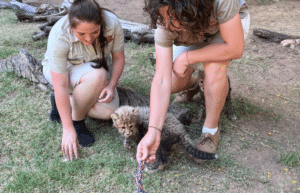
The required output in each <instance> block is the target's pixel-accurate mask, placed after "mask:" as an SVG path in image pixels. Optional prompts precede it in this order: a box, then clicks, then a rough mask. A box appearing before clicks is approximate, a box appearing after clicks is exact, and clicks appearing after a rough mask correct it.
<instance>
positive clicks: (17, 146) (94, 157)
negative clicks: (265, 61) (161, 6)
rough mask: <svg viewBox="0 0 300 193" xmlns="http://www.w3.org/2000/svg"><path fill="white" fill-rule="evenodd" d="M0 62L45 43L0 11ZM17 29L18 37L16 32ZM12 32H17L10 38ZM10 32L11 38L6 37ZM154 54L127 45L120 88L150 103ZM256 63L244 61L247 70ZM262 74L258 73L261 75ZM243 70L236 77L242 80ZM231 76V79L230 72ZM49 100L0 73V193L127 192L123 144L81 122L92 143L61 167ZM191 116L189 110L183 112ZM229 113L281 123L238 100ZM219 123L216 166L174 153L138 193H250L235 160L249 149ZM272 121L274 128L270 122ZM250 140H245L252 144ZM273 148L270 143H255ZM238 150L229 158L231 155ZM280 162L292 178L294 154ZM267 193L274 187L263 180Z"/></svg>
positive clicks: (247, 173)
mask: <svg viewBox="0 0 300 193" xmlns="http://www.w3.org/2000/svg"><path fill="white" fill-rule="evenodd" d="M0 24H1V25H0V33H1V34H3V36H1V37H0V48H1V51H0V57H1V58H5V57H9V56H10V55H12V54H14V53H18V51H19V49H20V48H25V49H27V50H28V51H29V52H30V53H33V55H34V57H36V58H38V59H39V60H40V59H42V58H43V53H44V52H45V50H46V43H47V40H43V41H38V42H34V41H32V39H31V33H32V32H33V31H35V30H36V29H37V24H29V23H26V24H24V23H19V22H17V21H16V20H15V19H14V16H13V13H12V12H11V11H9V10H0ZM17 28H18V29H17ZM16 29H17V30H16ZM12 31H16V32H14V33H13V34H17V35H16V36H12V35H11V33H12ZM153 51H154V47H153V46H148V45H135V44H132V43H126V45H125V55H126V67H125V69H124V73H123V75H122V77H121V81H120V85H121V86H123V87H128V88H131V89H133V90H135V91H137V92H139V93H141V94H145V95H149V94H150V92H149V90H150V85H151V80H152V77H153V75H154V71H155V67H154V66H152V65H151V63H150V61H149V60H148V53H150V52H153ZM253 62H254V63H255V61H253V60H251V59H249V64H250V63H251V64H252V63H253ZM261 69H263V67H262V68H261ZM241 71H242V70H240V72H241ZM237 72H238V71H237ZM49 95H50V93H49V92H42V91H40V90H39V89H38V88H37V86H36V85H35V83H32V82H30V81H28V80H26V79H21V78H19V77H17V76H16V75H15V74H14V73H12V72H6V73H0V106H1V108H0V122H1V125H0V150H1V151H0V192H118V193H119V192H134V191H135V190H136V184H135V180H134V177H135V175H136V172H137V164H136V162H135V161H132V157H134V156H135V154H134V153H132V152H129V151H127V150H124V147H123V141H122V138H120V137H119V134H118V132H117V130H116V129H114V128H112V127H111V125H110V124H109V123H105V122H99V121H97V120H93V119H87V120H88V121H87V123H88V126H89V127H90V128H91V130H92V131H93V133H94V135H95V137H96V142H95V145H93V146H92V147H90V148H84V149H80V150H79V159H78V160H75V161H73V162H63V160H64V157H63V155H62V154H61V150H60V142H61V135H62V129H61V125H60V124H55V123H51V122H50V121H49V120H48V112H49V109H50V100H49ZM184 106H185V107H186V108H189V109H191V111H192V112H194V113H196V112H197V111H198V108H199V107H198V106H197V105H196V104H195V103H188V104H185V105H184ZM233 106H234V109H235V113H236V115H237V117H238V118H239V120H242V121H244V123H245V122H246V123H249V121H251V120H253V117H256V118H257V119H260V120H261V119H263V120H264V121H267V122H271V123H276V121H279V120H280V116H278V115H277V114H275V113H274V112H273V110H272V109H265V108H262V107H261V106H260V105H259V104H255V103H253V102H251V101H249V100H247V99H246V98H243V97H242V96H240V97H237V98H234V100H233ZM239 120H237V121H236V122H232V121H229V120H228V119H227V118H226V115H225V114H222V117H221V127H222V136H223V137H222V138H221V140H220V145H219V148H218V151H217V154H218V155H219V156H220V159H218V160H214V161H211V162H207V163H204V164H197V163H195V162H193V161H192V160H191V159H190V158H189V157H188V156H187V155H186V154H184V153H182V152H181V150H180V147H179V146H176V147H175V148H174V151H173V152H172V153H171V154H170V155H169V157H168V161H169V163H168V165H167V166H166V167H165V169H164V170H163V171H160V172H158V173H154V174H147V173H144V175H143V179H144V180H143V185H144V188H145V190H147V191H148V192H230V191H231V190H234V189H233V187H239V190H242V191H243V190H255V187H254V182H255V180H256V178H257V176H258V173H257V171H255V170H253V168H251V167H250V166H247V165H245V164H244V163H243V160H242V159H237V158H236V156H237V154H242V155H244V154H245V153H246V152H247V151H248V150H250V149H252V148H254V146H255V145H256V144H254V143H253V141H252V140H250V137H245V140H244V141H240V140H239V139H238V138H240V137H244V136H241V135H242V134H241V132H239V130H237V129H236V125H240V121H239ZM274 120H276V121H274ZM202 125H203V121H202V122H199V123H195V124H192V125H191V126H189V127H188V132H189V135H190V137H191V138H192V139H197V138H198V137H199V135H200V132H201V131H200V130H199V128H201V127H202ZM251 137H252V136H251ZM254 138H255V140H256V141H258V142H257V143H259V142H260V140H261V141H262V142H264V143H266V144H268V145H272V143H273V141H272V140H271V139H266V138H264V137H262V136H259V135H255V137H254ZM232 146H234V148H236V147H238V149H237V150H236V151H237V152H234V150H232ZM278 160H279V162H280V163H282V164H283V165H287V166H288V167H290V168H293V169H295V170H297V168H298V167H299V152H298V151H295V152H284V151H282V152H281V153H280V155H279V158H278ZM267 184H268V187H267V188H269V187H272V186H275V185H274V184H272V182H271V181H270V180H268V183H267ZM270 190H273V189H271V188H270Z"/></svg>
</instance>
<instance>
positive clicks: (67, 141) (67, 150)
mask: <svg viewBox="0 0 300 193" xmlns="http://www.w3.org/2000/svg"><path fill="white" fill-rule="evenodd" d="M77 148H80V146H79V143H78V139H77V134H76V131H75V129H74V128H73V129H63V136H62V144H61V150H62V153H63V154H65V155H66V157H67V159H68V160H71V161H73V152H74V155H75V157H76V159H78V152H77Z"/></svg>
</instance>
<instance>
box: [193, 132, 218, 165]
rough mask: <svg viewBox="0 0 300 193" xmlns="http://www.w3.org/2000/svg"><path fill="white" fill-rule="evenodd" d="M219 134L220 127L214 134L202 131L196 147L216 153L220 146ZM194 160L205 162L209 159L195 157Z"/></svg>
mask: <svg viewBox="0 0 300 193" xmlns="http://www.w3.org/2000/svg"><path fill="white" fill-rule="evenodd" d="M219 136H220V127H218V131H217V132H216V133H215V134H214V135H212V134H210V133H202V135H201V137H200V139H199V141H198V142H197V144H196V148H197V149H199V150H201V151H204V152H208V153H215V152H216V150H217V147H218V141H219ZM194 161H195V162H198V163H203V162H206V161H208V160H201V159H197V158H194Z"/></svg>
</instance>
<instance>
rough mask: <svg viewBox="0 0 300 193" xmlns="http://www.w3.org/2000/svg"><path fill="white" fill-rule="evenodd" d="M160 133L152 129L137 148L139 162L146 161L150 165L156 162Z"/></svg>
mask: <svg viewBox="0 0 300 193" xmlns="http://www.w3.org/2000/svg"><path fill="white" fill-rule="evenodd" d="M160 135H161V133H160V131H157V130H154V129H152V130H151V129H150V128H149V130H148V132H147V133H146V135H145V136H144V137H143V139H142V140H141V141H140V143H139V144H138V146H137V153H136V159H137V161H138V162H139V161H141V160H142V161H146V164H150V163H152V162H154V161H155V159H156V157H155V154H156V151H157V149H158V146H159V144H160Z"/></svg>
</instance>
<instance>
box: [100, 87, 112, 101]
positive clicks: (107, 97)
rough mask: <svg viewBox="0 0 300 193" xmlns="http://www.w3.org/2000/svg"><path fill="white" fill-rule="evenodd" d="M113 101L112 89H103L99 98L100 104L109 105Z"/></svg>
mask: <svg viewBox="0 0 300 193" xmlns="http://www.w3.org/2000/svg"><path fill="white" fill-rule="evenodd" d="M113 100H114V89H113V88H111V87H110V86H107V87H105V88H104V89H103V90H102V92H101V94H100V97H99V100H98V101H99V102H100V103H110V102H112V101H113Z"/></svg>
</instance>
